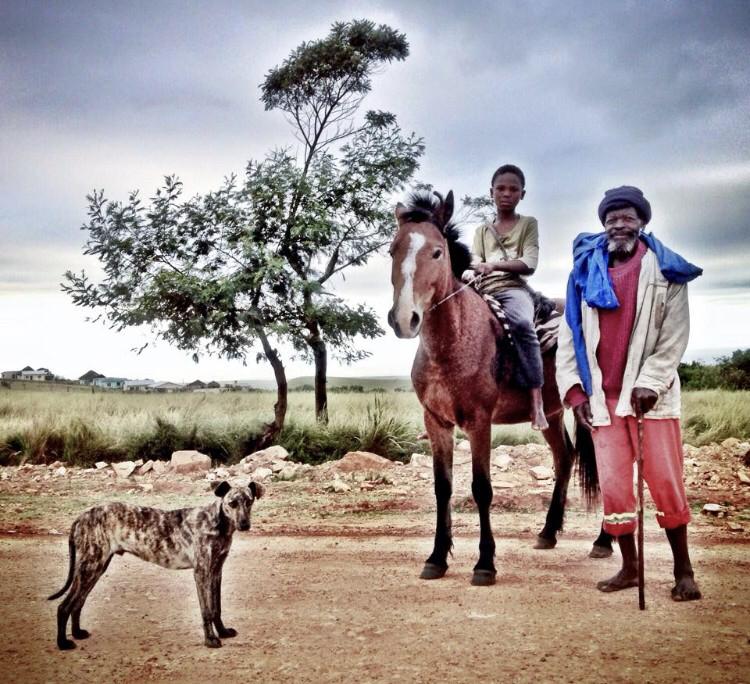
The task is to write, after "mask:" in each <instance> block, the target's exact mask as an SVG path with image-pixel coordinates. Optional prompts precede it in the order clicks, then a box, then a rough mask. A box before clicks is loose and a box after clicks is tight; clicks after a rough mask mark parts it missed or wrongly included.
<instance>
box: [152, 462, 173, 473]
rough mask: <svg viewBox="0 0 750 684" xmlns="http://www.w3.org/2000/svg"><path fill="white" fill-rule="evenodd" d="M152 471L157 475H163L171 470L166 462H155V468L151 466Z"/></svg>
mask: <svg viewBox="0 0 750 684" xmlns="http://www.w3.org/2000/svg"><path fill="white" fill-rule="evenodd" d="M151 470H153V472H154V473H155V474H156V475H161V474H162V473H166V472H167V471H168V470H169V463H167V462H166V461H154V464H153V466H151Z"/></svg>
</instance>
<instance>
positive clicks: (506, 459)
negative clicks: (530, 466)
mask: <svg viewBox="0 0 750 684" xmlns="http://www.w3.org/2000/svg"><path fill="white" fill-rule="evenodd" d="M512 463H513V459H512V458H511V457H510V456H508V454H506V453H503V452H500V453H493V454H492V465H493V466H494V467H495V468H499V469H500V470H508V468H510V466H511V465H512Z"/></svg>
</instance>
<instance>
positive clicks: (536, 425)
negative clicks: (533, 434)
mask: <svg viewBox="0 0 750 684" xmlns="http://www.w3.org/2000/svg"><path fill="white" fill-rule="evenodd" d="M548 427H549V423H548V422H547V418H546V416H545V415H544V414H543V413H538V414H532V416H531V429H532V430H546V429H547V428H548Z"/></svg>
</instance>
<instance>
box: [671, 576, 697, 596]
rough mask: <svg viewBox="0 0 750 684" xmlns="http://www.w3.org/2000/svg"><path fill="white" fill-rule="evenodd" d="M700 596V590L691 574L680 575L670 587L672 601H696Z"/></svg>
mask: <svg viewBox="0 0 750 684" xmlns="http://www.w3.org/2000/svg"><path fill="white" fill-rule="evenodd" d="M699 598H701V590H700V589H698V585H697V584H696V583H695V579H693V578H692V577H691V576H685V577H681V578H680V579H678V580H677V583H676V584H675V585H674V586H673V587H672V599H673V600H674V601H697V600H698V599H699Z"/></svg>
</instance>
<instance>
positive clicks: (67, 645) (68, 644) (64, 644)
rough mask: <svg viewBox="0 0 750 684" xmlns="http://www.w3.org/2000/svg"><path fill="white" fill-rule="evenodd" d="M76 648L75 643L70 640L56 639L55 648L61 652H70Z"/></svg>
mask: <svg viewBox="0 0 750 684" xmlns="http://www.w3.org/2000/svg"><path fill="white" fill-rule="evenodd" d="M75 647H76V642H75V641H71V640H70V639H58V640H57V648H59V649H60V650H61V651H72V650H73V649H74V648H75Z"/></svg>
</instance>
